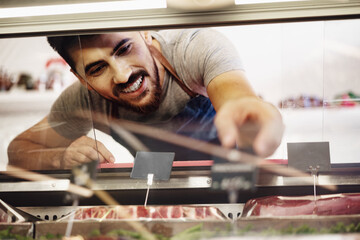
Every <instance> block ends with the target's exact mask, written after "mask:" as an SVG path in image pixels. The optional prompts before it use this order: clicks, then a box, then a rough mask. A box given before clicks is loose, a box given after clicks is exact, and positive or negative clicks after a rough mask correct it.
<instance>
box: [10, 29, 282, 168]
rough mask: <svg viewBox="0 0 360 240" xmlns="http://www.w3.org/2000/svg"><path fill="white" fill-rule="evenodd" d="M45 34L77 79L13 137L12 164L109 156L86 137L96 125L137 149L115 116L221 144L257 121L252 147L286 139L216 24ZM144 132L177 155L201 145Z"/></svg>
mask: <svg viewBox="0 0 360 240" xmlns="http://www.w3.org/2000/svg"><path fill="white" fill-rule="evenodd" d="M48 41H49V43H50V45H51V46H52V47H53V48H54V49H55V50H56V51H57V52H58V53H59V54H60V55H61V56H62V57H63V58H64V59H65V60H66V61H67V62H68V64H69V65H70V67H71V71H72V72H73V73H74V74H75V75H76V76H77V77H78V79H79V80H80V81H79V82H78V83H75V84H73V85H72V86H70V87H69V88H68V89H66V90H65V91H64V92H63V93H62V95H61V96H60V97H59V98H58V100H57V101H56V102H55V103H54V105H53V106H52V109H51V112H50V113H49V115H48V116H46V117H45V118H44V119H43V120H42V121H41V122H40V123H38V124H37V125H35V126H33V127H32V128H30V129H28V130H27V131H25V132H24V133H22V134H20V135H19V136H18V137H16V138H15V139H14V140H13V141H12V143H11V144H10V145H9V148H8V155H9V163H10V164H15V165H18V166H22V167H25V168H29V169H54V168H71V167H72V166H74V165H76V164H79V163H82V162H87V161H91V160H97V159H98V160H99V161H100V162H113V161H114V156H113V155H112V153H111V152H110V151H109V150H108V149H107V148H106V146H104V145H103V144H102V143H100V142H97V144H95V141H94V140H93V139H91V138H89V137H86V134H87V133H88V132H89V131H90V130H91V129H92V127H94V128H96V129H99V130H101V131H104V132H106V133H108V134H110V135H111V136H112V137H113V138H114V139H116V140H117V141H118V142H120V143H121V144H123V145H124V146H125V147H127V148H128V149H129V150H130V152H132V153H134V150H133V149H131V146H129V145H128V144H127V142H125V141H123V139H121V138H120V137H119V136H117V134H116V133H115V132H114V131H112V129H111V127H110V126H111V123H112V121H113V120H114V119H126V120H131V121H136V122H140V123H146V124H147V125H151V126H155V127H160V128H164V129H166V130H169V131H172V132H176V133H178V134H183V135H186V136H189V137H193V138H197V139H200V140H204V141H208V142H215V143H221V144H222V145H223V146H224V147H234V146H235V145H238V146H240V147H241V146H242V144H243V140H240V139H242V138H241V137H242V135H243V131H242V130H241V129H242V127H243V126H244V125H247V124H248V123H251V124H252V125H255V126H257V128H258V131H257V133H256V136H255V139H253V141H252V147H253V149H254V151H255V153H257V154H258V155H260V156H269V155H271V154H272V153H273V152H274V151H275V150H276V148H277V147H278V146H279V144H280V142H281V138H282V134H283V124H282V119H281V115H280V113H279V112H278V110H277V109H276V108H275V107H274V106H273V105H271V104H269V103H266V102H264V101H262V100H261V99H260V98H258V97H257V96H256V95H255V94H254V92H253V90H252V89H251V87H250V86H249V84H248V82H247V79H246V77H245V74H244V71H243V66H242V64H241V61H240V58H239V56H238V54H237V51H236V49H235V48H234V47H233V46H232V45H231V43H230V42H229V41H228V40H227V39H226V38H225V37H224V36H222V35H221V34H219V33H218V32H217V31H215V30H212V29H187V30H169V31H160V32H120V33H110V34H100V35H82V36H64V37H50V38H48ZM92 113H96V114H95V115H96V116H101V117H100V118H99V117H94V116H95V115H94V114H92ZM89 119H94V122H93V123H92V122H91V121H89ZM139 137H140V136H139ZM141 140H142V141H143V142H144V144H145V145H146V146H148V147H149V148H150V149H151V150H154V151H175V152H176V157H177V159H178V160H184V159H196V158H197V155H196V153H195V152H191V151H186V150H185V151H184V150H183V149H182V150H179V149H177V148H176V147H175V148H174V146H171V145H169V144H166V142H157V141H154V140H153V139H149V138H145V137H141ZM201 157H204V156H201ZM201 157H199V158H201Z"/></svg>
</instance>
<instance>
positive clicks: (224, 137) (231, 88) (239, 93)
mask: <svg viewBox="0 0 360 240" xmlns="http://www.w3.org/2000/svg"><path fill="white" fill-rule="evenodd" d="M207 93H208V95H209V98H210V100H211V102H212V103H213V106H214V108H215V110H216V111H217V114H216V118H215V125H216V127H217V130H218V134H219V138H220V141H221V143H222V145H223V146H225V147H234V146H235V144H238V145H239V146H242V144H244V140H243V139H244V137H243V136H242V135H243V134H244V132H246V131H247V130H248V129H246V128H252V130H253V129H255V130H256V133H255V136H254V139H252V147H253V148H254V150H255V152H256V153H257V154H258V155H259V156H262V157H266V156H270V155H271V154H272V153H273V152H274V151H275V150H276V148H277V147H278V146H279V145H280V143H281V139H282V135H283V131H284V125H283V122H282V117H281V114H280V112H279V111H278V110H277V109H276V107H274V106H273V105H272V104H270V103H267V102H264V101H262V100H261V99H260V98H258V97H257V96H256V94H255V93H254V92H253V90H252V88H251V87H250V86H249V84H248V82H247V79H246V77H245V74H244V73H243V72H242V71H240V70H234V71H229V72H225V73H223V74H220V75H219V76H217V77H215V78H214V79H213V80H212V81H211V82H210V83H209V85H208V86H207Z"/></svg>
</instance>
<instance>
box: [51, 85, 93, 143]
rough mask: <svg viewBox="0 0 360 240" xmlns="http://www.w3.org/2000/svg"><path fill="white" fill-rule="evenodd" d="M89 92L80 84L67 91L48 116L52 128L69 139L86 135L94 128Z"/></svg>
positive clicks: (55, 103)
mask: <svg viewBox="0 0 360 240" xmlns="http://www.w3.org/2000/svg"><path fill="white" fill-rule="evenodd" d="M87 94H88V93H87V90H86V89H85V88H84V87H83V86H82V85H81V84H80V83H78V82H76V83H74V84H73V85H71V86H70V87H68V88H67V89H65V90H64V91H63V92H62V94H61V95H60V96H59V98H58V99H57V100H56V101H55V102H54V104H53V105H52V107H51V111H50V113H49V116H48V122H49V124H50V126H51V127H52V128H53V129H54V130H55V131H56V132H57V133H59V134H60V135H62V136H64V137H66V138H68V139H76V138H79V137H81V136H83V135H86V134H87V133H88V132H89V131H90V129H91V128H92V126H93V124H92V118H91V112H90V105H89V104H88V99H89V97H88V95H87Z"/></svg>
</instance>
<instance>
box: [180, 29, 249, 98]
mask: <svg viewBox="0 0 360 240" xmlns="http://www.w3.org/2000/svg"><path fill="white" fill-rule="evenodd" d="M179 39H180V40H179V41H178V42H177V44H176V47H175V51H176V52H177V55H178V56H181V57H179V58H174V61H175V66H178V67H179V68H180V70H179V71H178V73H179V75H182V76H180V78H181V79H183V81H184V82H185V84H187V85H188V87H190V89H192V90H193V91H195V92H197V93H199V94H202V95H207V94H206V87H207V85H208V84H209V83H210V81H211V80H212V79H214V78H215V77H216V76H218V75H220V74H222V73H225V72H228V71H232V70H243V69H244V68H243V64H242V62H241V59H240V56H239V54H238V51H237V49H236V48H235V46H234V45H233V44H232V42H231V41H230V40H229V39H227V38H226V37H225V36H224V35H223V34H221V33H220V32H218V31H216V30H214V29H197V30H184V31H183V32H182V33H181V34H180V36H179Z"/></svg>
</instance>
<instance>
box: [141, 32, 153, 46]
mask: <svg viewBox="0 0 360 240" xmlns="http://www.w3.org/2000/svg"><path fill="white" fill-rule="evenodd" d="M140 34H141V35H142V36H143V38H144V40H145V43H146V44H147V45H151V44H152V37H151V34H150V32H149V31H142V32H140Z"/></svg>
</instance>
